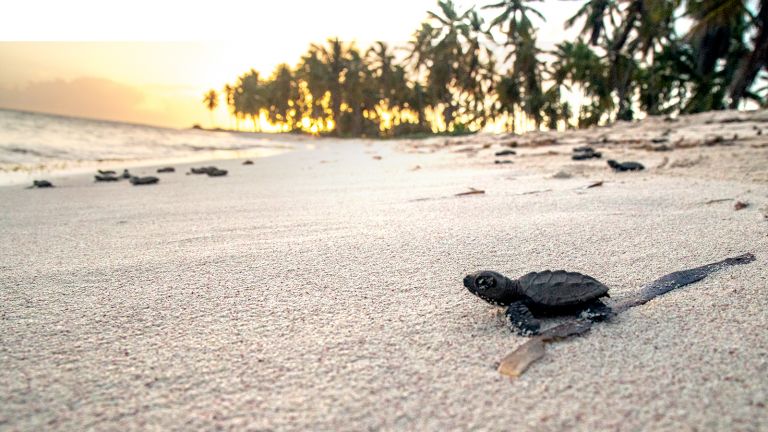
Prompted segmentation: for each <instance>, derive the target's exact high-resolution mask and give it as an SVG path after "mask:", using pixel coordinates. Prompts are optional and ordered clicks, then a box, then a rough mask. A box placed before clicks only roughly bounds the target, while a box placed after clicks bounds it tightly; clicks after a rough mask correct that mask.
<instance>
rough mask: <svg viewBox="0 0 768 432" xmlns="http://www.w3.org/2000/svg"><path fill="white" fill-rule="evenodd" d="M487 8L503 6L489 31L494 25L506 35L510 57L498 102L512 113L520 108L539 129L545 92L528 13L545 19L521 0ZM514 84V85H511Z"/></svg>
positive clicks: (541, 64) (504, 2) (512, 121)
mask: <svg viewBox="0 0 768 432" xmlns="http://www.w3.org/2000/svg"><path fill="white" fill-rule="evenodd" d="M485 8H486V9H502V12H501V13H500V14H499V15H498V16H497V17H496V18H495V19H494V20H493V21H492V22H491V24H490V27H489V32H490V31H491V30H493V29H494V28H496V27H498V29H499V30H500V31H501V32H502V34H504V35H505V37H506V40H505V41H504V42H503V45H504V46H506V47H507V48H508V49H509V53H508V54H507V57H506V59H505V60H506V61H509V60H510V59H512V69H511V70H510V71H509V72H508V76H507V77H506V78H505V79H502V81H501V82H500V85H501V87H502V90H503V91H504V93H506V94H505V95H504V96H503V97H502V96H501V95H500V99H499V100H500V102H501V105H502V107H504V111H506V112H507V114H508V115H511V116H513V119H512V120H511V124H512V125H514V122H515V120H514V116H515V113H516V112H517V111H518V110H520V111H522V112H523V113H525V116H526V117H527V118H528V119H530V120H531V121H533V123H534V125H535V127H536V128H537V129H538V127H539V125H540V124H541V122H542V120H543V116H542V112H541V111H542V108H543V107H544V102H545V98H544V93H543V91H542V88H541V87H542V81H543V80H542V71H543V68H544V65H543V63H542V62H541V60H540V58H541V57H540V50H539V49H538V48H537V46H536V30H535V27H534V25H533V22H532V21H531V19H530V18H529V14H532V15H536V16H538V17H539V18H540V19H542V20H544V16H543V15H541V13H539V12H538V11H537V10H536V9H533V8H531V7H529V6H527V5H526V4H525V2H524V1H523V0H504V1H501V2H499V3H495V4H491V5H488V6H485ZM513 87H514V88H513Z"/></svg>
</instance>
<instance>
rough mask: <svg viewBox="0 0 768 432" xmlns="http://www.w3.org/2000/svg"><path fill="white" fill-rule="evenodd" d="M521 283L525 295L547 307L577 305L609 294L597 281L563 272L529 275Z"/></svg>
mask: <svg viewBox="0 0 768 432" xmlns="http://www.w3.org/2000/svg"><path fill="white" fill-rule="evenodd" d="M519 282H520V289H521V290H522V291H523V294H525V295H526V296H527V297H528V298H530V299H531V300H533V301H534V302H536V303H539V304H542V305H546V306H570V305H576V304H579V303H584V302H588V301H591V300H595V299H597V298H600V297H603V296H605V295H606V294H607V293H608V287H607V286H605V285H603V284H602V283H600V282H599V281H597V280H596V279H594V278H592V277H590V276H587V275H583V274H581V273H573V272H566V271H563V270H557V271H549V270H547V271H543V272H533V273H528V274H527V275H525V276H523V277H521V278H520V279H519Z"/></svg>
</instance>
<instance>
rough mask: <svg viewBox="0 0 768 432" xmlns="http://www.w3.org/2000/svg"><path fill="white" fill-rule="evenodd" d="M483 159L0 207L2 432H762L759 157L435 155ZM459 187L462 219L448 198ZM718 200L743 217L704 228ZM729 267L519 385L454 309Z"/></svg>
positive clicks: (486, 317)
mask: <svg viewBox="0 0 768 432" xmlns="http://www.w3.org/2000/svg"><path fill="white" fill-rule="evenodd" d="M763 125H768V124H766V123H763ZM644 130H647V128H646V129H644ZM766 132H768V131H766ZM764 138H765V137H764ZM503 139H507V138H505V137H474V138H469V139H459V140H449V143H450V144H455V145H449V146H443V145H442V142H443V141H444V140H443V139H438V140H431V141H429V142H425V143H432V144H435V143H438V144H436V145H435V146H434V148H430V147H427V146H426V144H425V143H420V144H419V146H418V148H416V151H433V150H435V149H436V148H438V147H439V148H440V150H437V151H435V152H434V153H433V154H428V155H424V154H417V153H404V152H402V151H401V150H402V149H403V148H406V147H409V148H410V147H412V145H408V146H406V145H405V144H402V143H400V144H399V145H397V144H396V143H390V142H383V143H367V144H366V143H364V142H359V141H344V142H334V141H320V144H319V145H318V148H317V149H315V150H306V149H300V150H297V151H296V152H293V153H288V154H283V155H279V156H275V157H272V158H265V159H258V160H256V161H255V165H253V166H242V165H239V162H238V161H223V162H216V164H217V165H219V166H220V167H223V168H226V169H229V170H230V175H229V176H228V177H224V178H207V177H202V176H185V175H184V174H183V172H184V171H186V169H184V168H181V169H177V172H176V173H175V174H165V175H160V176H161V178H162V180H161V183H160V184H159V185H157V186H149V187H132V186H130V185H128V184H126V183H120V184H94V183H92V182H91V178H90V177H89V176H82V175H75V176H70V177H64V178H54V179H52V180H54V182H55V183H56V184H57V185H58V186H59V187H57V188H55V189H51V190H27V189H23V188H21V187H19V186H7V187H0V244H2V245H3V247H2V248H1V249H0V304H1V305H2V308H1V309H0V311H1V312H0V338H2V339H1V340H0V429H2V430H55V429H62V430H85V429H96V430H129V429H133V430H146V429H178V430H194V429H217V428H223V429H238V430H240V429H250V430H272V429H275V430H306V429H313V430H330V429H333V430H364V429H375V430H378V429H385V430H393V429H394V430H424V429H426V430H447V429H455V428H460V429H478V430H536V431H547V430H572V429H576V430H674V431H678V430H755V431H756V430H767V429H768V408H766V404H768V400H767V399H768V331H766V328H768V312H766V311H767V310H768V271H766V270H765V268H766V263H767V262H768V221H766V220H765V218H764V216H763V214H762V211H761V210H760V209H761V208H763V207H764V206H766V205H768V187H766V180H761V177H760V175H762V174H760V173H761V171H760V170H761V169H763V170H765V169H768V166H767V165H766V164H765V161H766V152H768V150H766V149H765V148H760V147H753V145H754V144H755V143H758V144H759V143H761V142H763V141H760V140H759V139H757V140H751V141H744V142H741V141H740V142H738V143H737V144H736V145H733V146H729V147H722V146H715V147H707V148H692V149H685V150H674V151H672V152H663V153H657V152H648V151H644V150H637V149H628V148H627V146H626V145H613V146H604V148H601V150H602V151H603V152H604V158H603V161H589V162H572V161H570V159H569V157H568V152H569V151H570V146H553V147H545V148H524V149H521V150H520V153H521V154H520V155H518V156H513V157H511V158H510V159H512V160H514V161H515V163H513V164H511V165H493V164H492V161H493V160H494V156H493V152H494V151H498V150H500V147H499V146H498V144H494V145H493V146H492V147H490V148H488V149H483V150H480V151H472V152H470V153H456V152H454V151H455V149H456V148H458V147H457V146H461V145H471V146H476V145H478V144H479V143H480V144H482V143H484V142H494V143H500V142H502V141H503ZM766 139H768V138H766ZM457 141H458V142H459V143H460V144H456V142H457ZM398 149H399V150H398ZM549 150H554V151H557V152H561V153H563V154H562V155H543V156H536V154H538V153H541V152H546V151H549ZM411 151H413V149H411ZM374 154H377V155H381V156H382V157H383V159H382V160H374V159H373V158H372V156H373V155H374ZM468 155H469V157H468ZM532 155H533V156H532ZM696 155H701V156H704V159H701V160H700V161H699V162H698V163H697V165H698V166H697V165H694V166H692V167H689V168H668V167H667V168H662V169H655V168H652V167H653V166H655V164H656V162H657V161H658V160H660V159H661V158H663V157H668V158H687V157H696ZM606 157H618V158H619V159H623V160H624V159H630V158H631V159H634V160H639V161H641V162H644V163H646V165H648V166H649V168H651V169H649V170H646V171H644V172H640V173H625V174H614V173H612V172H610V171H609V170H608V169H607V168H606V167H605V162H604V159H606ZM760 157H762V158H763V159H762V164H761V163H760ZM416 165H420V166H421V169H419V170H415V171H412V170H411V169H412V168H413V167H414V166H416ZM706 167H709V168H706ZM177 168H179V167H177ZM561 170H562V171H566V172H568V173H569V174H571V175H572V177H571V178H568V179H552V178H550V177H551V175H552V174H554V173H556V172H558V171H561ZM739 170H741V172H739ZM749 170H751V171H750V173H751V174H748V175H746V176H744V172H746V171H749ZM152 171H153V170H151V169H149V168H147V169H145V172H146V173H151V172H152ZM766 179H768V177H767V178H766ZM593 180H604V181H605V184H604V185H603V186H602V187H597V188H593V189H588V190H583V189H580V187H582V186H584V185H586V184H588V183H590V182H591V181H593ZM469 187H475V188H479V189H483V190H485V191H486V194H484V195H474V196H464V197H454V196H453V194H455V193H458V192H462V191H465V190H467V189H468V188H469ZM548 189H549V190H550V191H548V192H542V193H535V194H525V193H527V192H531V191H541V190H548ZM420 198H434V199H429V200H418V199H420ZM721 198H734V199H739V200H742V201H747V202H749V203H750V206H749V207H747V208H746V209H744V210H741V211H735V210H734V209H733V201H723V202H717V203H712V204H705V202H707V201H709V200H714V199H721ZM743 252H752V253H754V254H755V255H756V256H757V261H756V262H754V263H752V264H749V265H746V266H740V267H735V268H733V269H730V270H726V271H723V272H720V273H717V274H715V275H713V276H711V277H709V278H707V279H706V280H704V281H702V282H700V283H697V284H694V285H691V286H688V287H685V288H683V289H681V290H679V291H677V292H673V293H670V294H669V295H667V296H664V297H661V298H659V299H656V300H654V301H653V302H651V303H649V304H647V305H644V306H642V307H638V308H635V309H633V310H631V311H629V312H627V313H626V314H623V315H621V316H620V317H618V318H617V319H616V320H615V322H614V323H611V324H605V325H598V326H596V327H595V328H594V329H593V331H592V332H591V333H590V334H588V335H587V336H585V337H581V338H577V339H575V340H573V341H569V342H564V343H562V344H555V345H552V346H550V347H549V349H548V354H547V357H545V358H544V359H543V360H542V361H540V362H539V363H536V364H534V365H533V366H532V367H531V369H530V370H529V371H528V372H527V373H526V374H525V375H524V376H523V377H522V378H520V379H518V380H517V381H510V380H508V379H506V378H503V377H502V376H500V375H499V374H498V373H497V372H496V369H495V366H496V365H495V363H496V362H497V361H498V360H500V359H501V358H502V357H503V356H504V355H505V354H507V353H508V352H509V351H511V350H512V349H514V348H515V347H516V346H517V345H519V344H520V343H522V342H523V340H524V339H523V338H521V337H518V336H515V335H514V334H512V333H511V332H510V331H509V330H508V329H507V327H506V326H505V323H504V321H503V319H502V318H503V316H502V315H501V314H499V313H498V312H497V309H496V308H493V307H491V306H490V305H487V304H485V303H483V302H481V301H480V300H479V299H477V298H475V297H473V296H471V295H470V294H469V293H468V292H467V291H466V290H465V289H464V288H463V287H462V284H461V279H462V277H463V276H464V275H465V274H466V273H468V272H471V271H475V270H477V269H480V268H490V269H496V270H498V271H501V272H503V273H505V274H507V275H510V276H515V275H520V274H522V273H525V272H528V271H532V270H540V269H546V268H565V269H569V270H573V271H581V272H585V273H588V274H590V275H592V276H594V277H596V278H598V279H599V280H601V281H603V282H604V283H606V284H608V285H609V286H610V287H611V293H612V296H613V297H614V299H618V298H621V296H623V295H626V294H628V293H630V292H634V291H635V290H637V289H638V288H639V287H640V286H641V285H642V284H644V283H646V282H649V281H651V280H653V279H655V278H657V277H659V276H661V275H663V274H666V273H669V272H672V271H676V270H681V269H684V268H689V267H693V266H698V265H702V264H706V263H709V262H712V261H716V260H720V259H723V258H726V257H728V256H733V255H737V254H740V253H743Z"/></svg>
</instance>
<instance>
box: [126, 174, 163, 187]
mask: <svg viewBox="0 0 768 432" xmlns="http://www.w3.org/2000/svg"><path fill="white" fill-rule="evenodd" d="M159 181H160V179H159V178H157V177H153V176H147V177H131V184H132V185H134V186H139V185H150V184H155V183H157V182H159Z"/></svg>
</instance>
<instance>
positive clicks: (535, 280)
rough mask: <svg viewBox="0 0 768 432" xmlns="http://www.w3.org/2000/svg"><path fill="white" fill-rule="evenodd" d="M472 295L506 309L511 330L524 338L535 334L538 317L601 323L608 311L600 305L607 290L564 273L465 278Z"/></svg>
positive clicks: (584, 277) (595, 282) (480, 274)
mask: <svg viewBox="0 0 768 432" xmlns="http://www.w3.org/2000/svg"><path fill="white" fill-rule="evenodd" d="M464 286H465V287H466V288H467V289H468V290H469V292H471V293H472V294H474V295H476V296H478V297H480V298H481V299H483V300H485V301H487V302H488V303H491V304H493V305H496V306H505V307H506V308H507V310H506V316H507V319H508V320H509V325H510V327H511V328H512V329H513V330H515V331H517V333H518V334H520V335H523V336H531V335H535V334H538V332H539V328H540V327H541V324H540V322H539V320H538V319H537V317H542V316H557V315H581V316H582V317H584V318H587V319H590V320H593V321H601V320H604V319H606V318H609V317H610V316H611V314H612V313H611V309H610V307H608V306H607V305H605V304H604V303H603V302H602V301H600V298H601V297H608V287H607V286H605V285H604V284H602V283H601V282H599V281H598V280H596V279H595V278H592V277H590V276H587V275H583V274H581V273H573V272H567V271H563V270H557V271H550V270H546V271H542V272H532V273H528V274H526V275H524V276H522V277H520V278H519V279H510V278H507V277H506V276H504V275H502V274H500V273H497V272H494V271H479V272H476V273H472V274H470V275H467V276H466V277H465V278H464Z"/></svg>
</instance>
